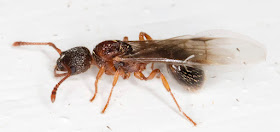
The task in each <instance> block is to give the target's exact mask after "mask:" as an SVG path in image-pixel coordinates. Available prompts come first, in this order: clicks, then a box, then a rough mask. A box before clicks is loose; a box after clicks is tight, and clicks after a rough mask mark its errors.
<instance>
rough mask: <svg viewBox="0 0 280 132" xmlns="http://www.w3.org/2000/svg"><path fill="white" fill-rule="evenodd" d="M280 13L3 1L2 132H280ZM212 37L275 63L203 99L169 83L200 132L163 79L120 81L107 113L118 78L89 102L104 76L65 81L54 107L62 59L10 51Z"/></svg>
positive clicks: (233, 75) (187, 4) (173, 2)
mask: <svg viewBox="0 0 280 132" xmlns="http://www.w3.org/2000/svg"><path fill="white" fill-rule="evenodd" d="M279 12H280V8H279V1H278V0H232V1H225V0H211V1H207V0H167V1H160V0H158V1H153V0H141V1H140V0H139V1H132V0H120V1H115V0H96V1H90V0H79V1H78V0H59V1H58V0H48V1H39V0H25V1H23V0H13V1H10V0H0V60H1V75H0V81H1V83H0V106H1V109H0V131H1V132H14V131H28V132H38V131H42V132H61V131H69V132H93V131H94V132H99V131H104V132H110V131H116V132H118V131H119V132H124V131H136V132H138V131H139V132H140V131H143V132H155V131H158V132H159V131H160V132H163V131H189V132H190V131H196V132H199V131H221V132H222V131H223V132H224V131H244V132H245V131H260V132H261V131H269V132H272V131H280V129H279V128H280V127H279V122H280V118H279V117H280V114H279V111H280V103H279V100H280V96H279V93H280V89H279V79H280V66H279V64H280V61H279V60H280V54H279V50H280V46H279V39H278V38H279V35H280V14H279ZM210 29H227V30H231V31H234V32H238V33H242V34H245V35H248V36H250V37H251V38H254V39H255V40H257V41H259V42H261V43H263V44H264V45H265V46H266V48H267V52H268V56H267V61H266V62H265V63H264V64H261V65H257V66H255V67H253V68H250V69H245V70H240V71H238V72H236V71H234V72H230V71H229V72H225V73H223V74H217V75H216V78H208V79H207V81H206V83H205V87H204V89H202V90H200V91H199V92H197V93H189V92H186V91H184V90H182V88H180V87H177V86H176V84H174V83H175V82H171V88H172V89H173V92H174V94H175V96H176V97H177V99H178V102H179V103H180V104H181V106H182V108H183V110H184V111H185V112H186V113H187V114H188V115H189V116H191V117H192V118H193V119H194V120H195V121H196V122H197V123H198V125H197V127H193V126H192V124H190V123H189V122H188V121H187V120H186V119H185V118H183V117H182V116H181V115H180V114H179V113H178V110H177V108H176V106H175V104H174V102H173V101H172V98H171V97H170V95H169V94H168V93H167V92H166V90H165V89H164V87H163V86H162V84H161V82H160V80H158V79H155V80H152V81H147V82H144V81H140V80H137V79H135V78H134V77H131V78H130V79H129V80H128V81H127V80H125V81H124V80H122V79H120V80H119V82H118V83H117V86H116V88H115V91H114V93H113V96H112V100H111V103H110V105H109V107H108V109H107V111H106V113H105V114H100V112H101V110H102V108H103V107H104V105H105V103H106V100H107V97H108V94H109V90H110V88H111V83H112V76H103V77H102V79H101V81H100V83H99V93H98V95H97V98H96V100H95V101H94V102H93V103H90V102H89V99H90V98H91V97H92V95H93V92H94V81H95V76H96V74H97V69H96V67H93V68H92V69H91V70H89V71H88V72H86V73H84V74H81V75H76V76H73V77H71V78H69V79H68V80H66V81H65V82H64V83H63V84H62V85H61V87H60V88H59V90H58V93H57V99H56V102H55V103H54V104H52V103H51V101H50V94H51V90H52V89H53V87H54V86H55V84H56V83H57V82H58V81H59V80H60V78H55V77H54V76H53V68H54V65H55V62H56V59H57V58H58V54H57V53H56V51H55V50H53V49H52V48H50V47H47V46H41V47H40V46H29V47H11V45H12V43H13V42H14V41H37V42H38V41H42V42H45V41H47V42H48V41H50V42H53V43H55V44H56V45H57V47H59V48H61V49H62V50H66V49H69V48H71V47H74V46H78V45H82V46H86V47H88V48H89V49H90V50H92V49H93V47H94V46H95V45H96V44H98V43H99V42H101V41H103V40H106V39H122V37H123V36H125V35H127V36H128V37H129V38H130V40H135V39H137V38H138V37H137V36H138V33H139V32H140V31H145V32H147V33H149V34H150V35H151V36H152V37H153V38H155V39H165V38H169V37H174V36H179V35H186V34H195V33H198V32H201V31H205V30H210ZM215 70H217V69H215ZM217 71H219V70H217ZM146 74H147V72H146ZM107 126H108V127H109V128H110V129H109V128H108V127H107Z"/></svg>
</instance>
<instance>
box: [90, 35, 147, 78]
mask: <svg viewBox="0 0 280 132" xmlns="http://www.w3.org/2000/svg"><path fill="white" fill-rule="evenodd" d="M130 53H132V48H131V46H130V45H129V44H127V43H126V42H123V41H119V40H108V41H103V42H101V43H99V44H98V45H97V46H96V47H95V48H94V49H93V59H94V62H95V64H96V65H98V66H99V67H105V71H106V74H113V73H114V72H115V71H116V70H117V69H122V70H123V71H124V72H136V71H139V70H141V71H142V70H144V69H145V66H146V64H143V63H139V62H138V63H135V62H122V61H116V60H114V58H115V57H119V56H123V55H128V54H130Z"/></svg>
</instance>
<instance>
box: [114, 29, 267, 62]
mask: <svg viewBox="0 0 280 132" xmlns="http://www.w3.org/2000/svg"><path fill="white" fill-rule="evenodd" d="M223 35H225V34H223ZM231 36H233V35H231ZM231 36H230V35H228V36H225V37H224V36H222V37H219V35H216V36H215V35H212V36H211V35H205V34H204V35H201V34H199V35H196V36H189V35H186V36H179V37H175V38H171V39H167V40H152V41H129V42H128V43H129V44H130V45H131V46H132V49H133V53H132V54H129V55H125V56H122V57H120V58H118V59H120V60H121V61H137V62H143V63H149V62H159V63H169V64H188V65H235V64H237V65H238V64H254V63H257V62H260V61H263V60H265V59H266V50H265V48H264V47H263V46H262V45H260V44H259V43H258V42H256V41H254V40H251V39H248V38H247V37H240V36H237V37H236V36H234V37H231Z"/></svg>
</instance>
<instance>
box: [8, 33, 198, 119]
mask: <svg viewBox="0 0 280 132" xmlns="http://www.w3.org/2000/svg"><path fill="white" fill-rule="evenodd" d="M144 38H146V39H147V40H152V38H151V37H150V36H149V35H148V34H146V33H144V32H141V33H140V34H139V40H140V41H142V42H144V41H145V39H144ZM127 42H128V38H127V37H124V39H123V41H120V40H109V41H103V42H101V43H99V44H98V45H97V46H96V47H95V48H94V49H93V53H92V55H91V54H90V52H89V50H88V49H87V48H85V47H75V48H71V49H69V50H66V51H64V52H61V50H60V49H58V48H57V47H56V46H55V45H54V44H53V43H32V42H15V43H14V44H13V46H20V45H49V46H52V47H53V48H54V49H55V50H56V51H57V52H58V53H59V54H60V58H58V60H57V65H56V66H55V70H54V74H55V76H56V77H61V76H64V77H63V79H62V80H61V81H60V82H58V84H57V85H56V86H55V87H54V89H53V91H52V94H51V101H52V102H54V101H55V98H56V91H57V89H58V87H59V85H60V84H61V83H62V82H63V81H64V80H66V79H67V78H68V77H70V76H71V75H75V74H80V73H83V72H85V71H87V70H88V69H89V68H90V66H91V65H92V64H94V65H96V66H97V67H98V68H99V72H98V74H97V76H96V80H95V93H94V96H93V97H92V98H91V100H90V101H93V100H94V99H95V97H96V95H97V92H98V87H97V84H98V81H99V79H100V78H101V76H102V75H103V73H105V74H107V75H114V81H113V83H112V85H113V87H112V89H111V92H110V95H109V97H108V101H107V103H106V105H105V107H104V109H103V110H102V113H104V112H105V110H106V108H107V106H108V104H109V102H110V99H111V95H112V93H113V88H114V86H115V85H116V83H117V81H118V77H119V76H121V77H122V78H123V79H127V78H129V77H130V73H134V76H135V77H136V78H138V79H140V80H150V79H153V78H154V77H158V78H160V79H161V80H162V83H163V85H164V87H165V89H166V90H167V91H168V92H169V93H170V95H171V96H172V98H173V100H174V102H175V104H176V105H177V107H178V109H179V111H180V112H181V113H182V114H183V115H184V116H185V117H186V118H187V119H188V120H189V121H191V122H192V123H193V124H194V125H196V123H195V122H194V121H193V120H192V119H191V118H190V117H188V116H187V115H186V114H185V113H184V112H183V111H182V110H181V107H180V106H179V104H178V103H177V101H176V99H175V97H174V95H173V93H172V92H171V89H170V87H169V84H168V82H167V80H166V79H165V77H164V75H163V74H162V73H161V72H160V70H159V69H153V64H152V69H153V71H152V72H151V73H150V75H149V76H148V77H145V76H144V74H143V73H142V71H143V70H145V68H146V65H147V64H148V62H145V63H143V62H141V61H125V62H124V61H120V60H118V57H121V56H124V55H129V54H131V53H132V52H133V48H132V47H131V45H129V44H128V43H127ZM56 71H65V72H66V73H62V74H57V73H56ZM177 71H178V70H177V69H172V72H173V74H175V75H176V76H179V77H180V76H181V75H179V74H177Z"/></svg>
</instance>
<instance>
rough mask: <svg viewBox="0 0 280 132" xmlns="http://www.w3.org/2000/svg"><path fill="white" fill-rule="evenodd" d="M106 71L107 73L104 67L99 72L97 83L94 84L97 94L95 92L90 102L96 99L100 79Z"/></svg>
mask: <svg viewBox="0 0 280 132" xmlns="http://www.w3.org/2000/svg"><path fill="white" fill-rule="evenodd" d="M104 71H105V67H104V66H103V67H101V68H100V70H99V72H98V73H97V76H96V80H95V83H94V85H95V92H94V95H93V97H92V98H91V99H90V102H92V101H93V100H94V99H95V96H96V94H97V90H98V87H97V84H98V81H99V79H100V78H101V76H102V75H103V73H104Z"/></svg>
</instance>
